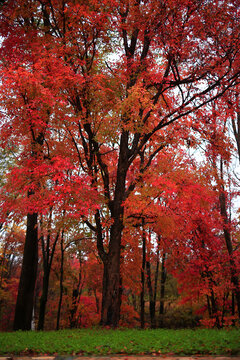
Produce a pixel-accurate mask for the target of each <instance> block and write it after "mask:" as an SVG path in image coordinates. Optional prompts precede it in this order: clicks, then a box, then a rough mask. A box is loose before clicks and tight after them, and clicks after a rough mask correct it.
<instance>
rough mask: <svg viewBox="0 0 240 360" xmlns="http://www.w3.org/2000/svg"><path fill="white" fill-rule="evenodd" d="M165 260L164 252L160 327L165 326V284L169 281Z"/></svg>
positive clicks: (164, 254)
mask: <svg viewBox="0 0 240 360" xmlns="http://www.w3.org/2000/svg"><path fill="white" fill-rule="evenodd" d="M165 260H166V253H165V252H164V253H163V256H162V265H161V283H160V306H159V327H162V326H163V316H164V297H165V283H166V279H167V271H166V267H165Z"/></svg>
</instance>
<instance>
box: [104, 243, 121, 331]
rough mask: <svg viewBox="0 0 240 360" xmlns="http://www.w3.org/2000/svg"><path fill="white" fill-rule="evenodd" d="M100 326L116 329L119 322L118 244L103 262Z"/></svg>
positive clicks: (119, 280) (119, 281)
mask: <svg viewBox="0 0 240 360" xmlns="http://www.w3.org/2000/svg"><path fill="white" fill-rule="evenodd" d="M103 265H104V272H103V294H102V312H101V325H104V326H105V325H107V326H112V327H117V326H118V323H119V320H120V307H121V288H120V285H121V279H120V244H119V245H118V244H117V243H116V246H115V249H113V250H112V252H111V254H110V253H109V255H108V256H107V260H106V261H105V262H104V264H103Z"/></svg>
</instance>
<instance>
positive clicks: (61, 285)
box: [56, 231, 64, 330]
mask: <svg viewBox="0 0 240 360" xmlns="http://www.w3.org/2000/svg"><path fill="white" fill-rule="evenodd" d="M63 239H64V231H62V234H61V265H60V282H59V287H60V292H59V301H58V311H57V325H56V330H59V324H60V316H61V307H62V298H63V265H64V247H63Z"/></svg>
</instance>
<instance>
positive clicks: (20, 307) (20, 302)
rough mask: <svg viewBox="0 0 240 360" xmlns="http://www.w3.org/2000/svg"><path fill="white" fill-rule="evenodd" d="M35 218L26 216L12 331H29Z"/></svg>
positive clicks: (35, 252) (34, 272)
mask: <svg viewBox="0 0 240 360" xmlns="http://www.w3.org/2000/svg"><path fill="white" fill-rule="evenodd" d="M37 217H38V215H37V213H34V214H28V215H27V231H26V239H25V245H24V255H23V263H22V270H21V275H20V282H19V287H18V296H17V303H16V308H15V317H14V324H13V329H14V330H31V321H32V313H33V302H34V289H35V283H36V278H37V264H38V228H37Z"/></svg>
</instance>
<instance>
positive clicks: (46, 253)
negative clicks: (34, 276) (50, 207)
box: [38, 216, 59, 330]
mask: <svg viewBox="0 0 240 360" xmlns="http://www.w3.org/2000/svg"><path fill="white" fill-rule="evenodd" d="M50 223H51V216H50ZM49 232H50V229H49ZM50 237H51V234H50V233H49V234H48V235H47V239H46V246H45V243H44V238H43V237H42V238H41V243H42V255H43V287H42V295H41V298H40V309H39V318H38V330H43V329H44V322H45V313H46V305H47V300H48V286H49V276H50V272H51V267H52V261H53V256H54V253H55V248H56V244H57V241H58V238H59V233H57V235H56V237H55V239H54V241H53V244H52V249H51V248H50Z"/></svg>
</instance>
